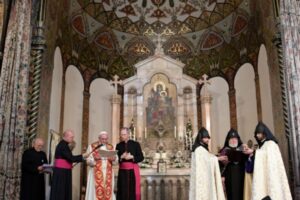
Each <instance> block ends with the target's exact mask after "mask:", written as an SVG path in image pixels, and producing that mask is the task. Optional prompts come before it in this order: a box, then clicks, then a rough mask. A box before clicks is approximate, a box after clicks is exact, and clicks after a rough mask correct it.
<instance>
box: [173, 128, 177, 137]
mask: <svg viewBox="0 0 300 200" xmlns="http://www.w3.org/2000/svg"><path fill="white" fill-rule="evenodd" d="M176 136H177V133H176V126H175V127H174V137H175V139H176Z"/></svg>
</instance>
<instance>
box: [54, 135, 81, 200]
mask: <svg viewBox="0 0 300 200" xmlns="http://www.w3.org/2000/svg"><path fill="white" fill-rule="evenodd" d="M73 140H74V133H73V132H72V131H71V130H67V131H65V132H64V136H63V140H61V141H60V142H59V143H58V145H57V147H56V150H55V161H54V168H53V179H52V184H51V193H50V200H72V164H73V163H74V162H82V161H83V156H82V155H77V156H73V154H72V152H71V149H70V147H69V145H68V144H69V143H72V142H73Z"/></svg>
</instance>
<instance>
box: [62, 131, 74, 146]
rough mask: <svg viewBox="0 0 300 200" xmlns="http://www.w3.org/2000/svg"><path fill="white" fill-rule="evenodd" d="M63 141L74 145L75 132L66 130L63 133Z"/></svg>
mask: <svg viewBox="0 0 300 200" xmlns="http://www.w3.org/2000/svg"><path fill="white" fill-rule="evenodd" d="M63 140H64V141H66V142H68V143H72V142H73V141H74V132H73V131H72V130H70V129H68V130H65V131H64V133H63Z"/></svg>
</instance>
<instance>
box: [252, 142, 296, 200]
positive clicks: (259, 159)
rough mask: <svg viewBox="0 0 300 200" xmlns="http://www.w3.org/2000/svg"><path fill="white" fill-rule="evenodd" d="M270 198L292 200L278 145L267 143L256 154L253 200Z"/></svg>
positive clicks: (273, 199)
mask: <svg viewBox="0 0 300 200" xmlns="http://www.w3.org/2000/svg"><path fill="white" fill-rule="evenodd" d="M266 196H269V197H270V198H271V199H272V200H292V196H291V192H290V187H289V184H288V179H287V176H286V172H285V168H284V165H283V161H282V157H281V153H280V150H279V147H278V145H277V144H276V143H275V142H274V141H272V140H269V141H266V142H265V143H264V144H263V145H262V147H261V148H259V149H257V150H256V152H255V161H254V171H253V182H252V200H261V199H262V198H264V197H266Z"/></svg>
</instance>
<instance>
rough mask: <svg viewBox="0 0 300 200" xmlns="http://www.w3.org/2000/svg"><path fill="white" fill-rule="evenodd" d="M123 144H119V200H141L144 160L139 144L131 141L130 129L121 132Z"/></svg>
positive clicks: (117, 147) (117, 148)
mask: <svg viewBox="0 0 300 200" xmlns="http://www.w3.org/2000/svg"><path fill="white" fill-rule="evenodd" d="M121 139H122V142H120V143H119V144H117V146H116V150H118V157H119V163H120V167H119V174H118V183H117V186H118V191H117V200H140V198H141V193H140V174H139V167H138V164H137V163H139V162H141V161H143V160H144V156H143V153H142V150H141V146H140V144H139V143H138V142H136V141H133V140H129V130H128V128H123V129H122V130H121Z"/></svg>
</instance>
